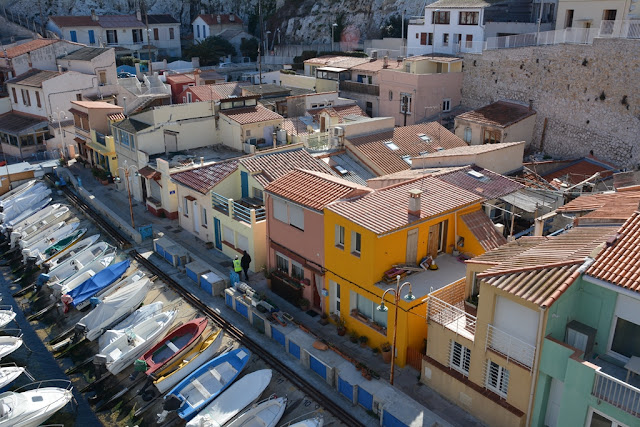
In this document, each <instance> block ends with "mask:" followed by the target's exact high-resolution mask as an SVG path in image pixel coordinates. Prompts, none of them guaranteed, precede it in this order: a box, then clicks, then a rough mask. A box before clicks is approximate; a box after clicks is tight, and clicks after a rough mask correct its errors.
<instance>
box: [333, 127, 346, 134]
mask: <svg viewBox="0 0 640 427" xmlns="http://www.w3.org/2000/svg"><path fill="white" fill-rule="evenodd" d="M333 135H334V136H342V135H344V129H343V128H341V127H335V128H333Z"/></svg>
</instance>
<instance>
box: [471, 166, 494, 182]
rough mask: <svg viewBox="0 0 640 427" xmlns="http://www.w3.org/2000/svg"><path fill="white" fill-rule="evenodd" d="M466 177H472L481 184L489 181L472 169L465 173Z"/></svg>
mask: <svg viewBox="0 0 640 427" xmlns="http://www.w3.org/2000/svg"><path fill="white" fill-rule="evenodd" d="M467 174H468V175H471V176H472V177H474V178H475V179H477V180H478V181H482V182H487V181H489V178H488V177H487V176H485V175H484V174H482V173H480V172H478V171H475V170H473V169H471V170H470V171H467Z"/></svg>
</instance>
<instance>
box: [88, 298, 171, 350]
mask: <svg viewBox="0 0 640 427" xmlns="http://www.w3.org/2000/svg"><path fill="white" fill-rule="evenodd" d="M163 305H164V304H163V303H162V301H156V302H154V303H151V304H147V305H143V306H142V307H140V308H139V309H137V310H136V311H134V312H133V313H131V315H130V316H129V317H127V318H126V319H124V320H123V321H122V322H120V323H118V324H117V325H116V326H114V327H113V329H109V330H108V331H106V332H105V333H104V334H102V336H101V337H100V340H99V341H98V344H99V345H100V348H101V349H102V348H105V347H106V346H108V345H109V344H111V343H112V342H114V341H115V340H116V339H118V337H119V336H121V335H123V334H124V331H125V330H126V329H127V328H130V327H132V326H133V325H137V324H139V323H142V322H144V321H145V320H147V319H150V318H151V317H153V316H155V315H156V314H159V313H161V312H162V306H163ZM98 307H100V306H98Z"/></svg>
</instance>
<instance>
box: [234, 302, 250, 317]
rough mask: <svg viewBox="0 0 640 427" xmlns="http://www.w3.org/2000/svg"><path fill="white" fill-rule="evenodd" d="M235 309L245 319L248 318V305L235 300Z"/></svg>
mask: <svg viewBox="0 0 640 427" xmlns="http://www.w3.org/2000/svg"><path fill="white" fill-rule="evenodd" d="M236 311H237V312H238V313H240V314H242V315H243V316H244V317H246V318H247V319H248V318H249V307H247V305H246V304H244V303H241V302H240V301H236Z"/></svg>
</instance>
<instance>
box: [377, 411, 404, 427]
mask: <svg viewBox="0 0 640 427" xmlns="http://www.w3.org/2000/svg"><path fill="white" fill-rule="evenodd" d="M382 426H383V427H407V425H406V424H405V423H403V422H402V421H400V420H399V419H397V418H396V417H394V416H393V415H391V414H390V413H389V412H387V411H384V412H383V413H382Z"/></svg>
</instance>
